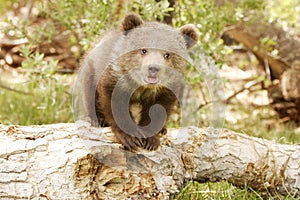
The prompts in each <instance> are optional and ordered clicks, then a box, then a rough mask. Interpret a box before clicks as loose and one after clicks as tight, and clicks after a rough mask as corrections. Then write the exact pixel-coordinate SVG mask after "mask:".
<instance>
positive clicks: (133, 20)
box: [122, 13, 144, 32]
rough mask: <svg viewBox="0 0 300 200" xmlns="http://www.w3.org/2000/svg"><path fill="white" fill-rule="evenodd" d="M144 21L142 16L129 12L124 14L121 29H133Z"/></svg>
mask: <svg viewBox="0 0 300 200" xmlns="http://www.w3.org/2000/svg"><path fill="white" fill-rule="evenodd" d="M143 23H144V22H143V20H142V18H141V17H140V16H139V15H137V14H135V13H129V14H127V15H126V16H125V18H124V20H123V22H122V29H123V31H125V32H127V31H130V30H131V29H134V28H136V27H138V26H140V25H142V24H143Z"/></svg>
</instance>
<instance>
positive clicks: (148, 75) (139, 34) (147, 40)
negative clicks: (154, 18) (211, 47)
mask: <svg viewBox="0 0 300 200" xmlns="http://www.w3.org/2000/svg"><path fill="white" fill-rule="evenodd" d="M121 28H122V32H123V33H122V34H123V36H122V39H121V42H119V43H118V44H119V47H118V48H120V49H122V53H120V54H122V55H121V56H120V58H119V59H117V60H118V61H117V65H118V66H119V67H120V68H121V69H122V73H121V74H123V75H124V74H126V73H129V72H130V78H131V79H132V80H134V81H135V82H136V83H138V84H139V85H145V84H147V85H156V84H163V85H166V84H170V83H172V77H170V76H172V74H173V73H171V72H172V71H173V69H174V70H176V71H179V72H180V71H182V70H183V69H184V67H185V66H186V62H187V57H188V56H187V50H188V49H189V48H191V47H192V46H193V45H195V44H196V42H197V41H198V37H199V33H198V30H197V29H196V27H195V26H194V25H191V24H187V25H184V26H182V27H180V28H179V29H174V28H172V27H171V26H169V25H166V24H163V23H159V22H144V21H143V20H142V18H141V17H140V16H139V15H137V14H133V13H130V14H128V15H126V16H125V18H124V20H123V22H122V27H121Z"/></svg>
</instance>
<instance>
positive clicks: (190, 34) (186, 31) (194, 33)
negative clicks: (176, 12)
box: [179, 24, 199, 49]
mask: <svg viewBox="0 0 300 200" xmlns="http://www.w3.org/2000/svg"><path fill="white" fill-rule="evenodd" d="M179 31H180V33H181V34H182V35H183V38H184V40H185V43H186V48H187V49H189V48H191V47H192V46H194V45H195V44H196V43H197V41H198V39H199V32H198V30H197V28H196V27H195V26H194V25H193V24H186V25H184V26H182V27H180V28H179Z"/></svg>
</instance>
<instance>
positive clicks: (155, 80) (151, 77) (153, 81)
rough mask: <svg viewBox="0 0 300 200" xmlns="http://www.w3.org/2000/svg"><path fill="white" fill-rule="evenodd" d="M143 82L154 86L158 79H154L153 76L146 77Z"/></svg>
mask: <svg viewBox="0 0 300 200" xmlns="http://www.w3.org/2000/svg"><path fill="white" fill-rule="evenodd" d="M145 81H146V82H147V83H150V84H155V83H157V82H158V78H157V77H155V76H147V77H146V78H145Z"/></svg>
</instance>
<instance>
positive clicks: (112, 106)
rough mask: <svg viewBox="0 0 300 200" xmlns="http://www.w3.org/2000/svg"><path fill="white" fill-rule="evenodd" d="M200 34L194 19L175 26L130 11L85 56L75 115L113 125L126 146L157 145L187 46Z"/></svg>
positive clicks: (177, 91) (97, 123)
mask: <svg viewBox="0 0 300 200" xmlns="http://www.w3.org/2000/svg"><path fill="white" fill-rule="evenodd" d="M198 37H199V36H198V31H197V29H196V28H195V26H194V25H191V24H187V25H184V26H182V27H181V28H179V29H174V28H172V27H171V26H169V25H166V24H163V23H159V22H144V21H143V20H142V19H141V17H140V16H139V15H137V14H134V13H130V14H127V15H126V16H125V18H124V20H123V21H122V25H121V29H120V30H113V31H111V32H109V33H107V34H105V36H104V37H103V38H102V39H101V40H100V42H99V43H98V44H97V45H96V46H95V47H94V48H93V49H92V50H91V51H90V52H89V53H88V54H87V56H86V58H85V59H84V62H83V64H82V67H81V70H80V73H79V77H78V81H77V85H76V88H75V89H76V90H77V91H76V92H77V98H76V99H77V100H78V102H77V101H75V102H77V103H78V104H76V105H75V106H76V107H77V108H76V110H77V111H78V112H77V113H76V115H77V116H76V117H78V118H79V119H81V120H87V121H89V122H91V124H92V125H93V126H106V125H108V126H110V127H111V129H112V132H113V133H114V135H115V137H116V139H117V140H118V141H119V142H120V143H121V144H123V146H124V148H125V149H127V150H131V151H134V150H137V149H138V148H144V149H148V150H156V149H157V148H158V147H159V145H160V137H159V135H160V134H161V133H165V132H166V129H165V122H166V120H167V119H168V117H169V116H170V115H171V114H172V113H173V111H174V107H175V106H176V104H177V102H178V98H180V97H179V96H180V87H181V82H180V78H178V77H180V75H181V74H182V71H183V70H184V68H185V66H186V64H187V59H188V56H187V49H189V48H190V47H192V46H193V45H194V44H195V43H196V42H197V40H198Z"/></svg>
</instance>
